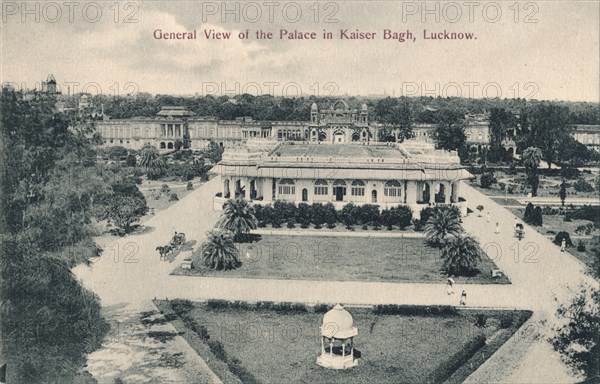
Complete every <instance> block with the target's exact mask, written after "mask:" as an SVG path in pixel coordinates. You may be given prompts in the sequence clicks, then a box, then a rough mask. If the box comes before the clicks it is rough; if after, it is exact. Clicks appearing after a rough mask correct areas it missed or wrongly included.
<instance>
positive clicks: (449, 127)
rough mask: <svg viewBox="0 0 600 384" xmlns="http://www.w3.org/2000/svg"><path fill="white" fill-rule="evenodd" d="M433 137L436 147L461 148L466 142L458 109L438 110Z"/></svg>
mask: <svg viewBox="0 0 600 384" xmlns="http://www.w3.org/2000/svg"><path fill="white" fill-rule="evenodd" d="M434 139H435V143H436V147H437V148H438V149H445V150H448V151H461V150H463V149H464V148H465V147H466V142H467V134H466V133H465V123H464V119H463V115H462V114H461V113H460V112H459V111H456V110H450V109H442V110H440V111H438V118H437V125H436V127H435V131H434Z"/></svg>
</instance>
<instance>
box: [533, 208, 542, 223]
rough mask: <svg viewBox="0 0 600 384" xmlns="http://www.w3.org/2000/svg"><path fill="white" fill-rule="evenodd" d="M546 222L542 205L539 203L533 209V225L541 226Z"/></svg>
mask: <svg viewBox="0 0 600 384" xmlns="http://www.w3.org/2000/svg"><path fill="white" fill-rule="evenodd" d="M543 223H544V215H543V214H542V207H540V206H539V205H538V206H536V207H535V208H534V209H533V225H535V226H536V227H541V226H542V225H543Z"/></svg>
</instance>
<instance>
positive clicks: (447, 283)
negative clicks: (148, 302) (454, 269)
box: [446, 277, 454, 295]
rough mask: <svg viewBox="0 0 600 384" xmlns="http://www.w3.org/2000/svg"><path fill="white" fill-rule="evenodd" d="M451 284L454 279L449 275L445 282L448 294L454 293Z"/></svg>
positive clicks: (452, 284)
mask: <svg viewBox="0 0 600 384" xmlns="http://www.w3.org/2000/svg"><path fill="white" fill-rule="evenodd" d="M453 286H454V279H453V278H451V277H449V278H448V281H447V282H446V293H448V295H452V294H454V289H453V288H452V287H453Z"/></svg>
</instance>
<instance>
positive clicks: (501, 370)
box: [74, 178, 595, 383]
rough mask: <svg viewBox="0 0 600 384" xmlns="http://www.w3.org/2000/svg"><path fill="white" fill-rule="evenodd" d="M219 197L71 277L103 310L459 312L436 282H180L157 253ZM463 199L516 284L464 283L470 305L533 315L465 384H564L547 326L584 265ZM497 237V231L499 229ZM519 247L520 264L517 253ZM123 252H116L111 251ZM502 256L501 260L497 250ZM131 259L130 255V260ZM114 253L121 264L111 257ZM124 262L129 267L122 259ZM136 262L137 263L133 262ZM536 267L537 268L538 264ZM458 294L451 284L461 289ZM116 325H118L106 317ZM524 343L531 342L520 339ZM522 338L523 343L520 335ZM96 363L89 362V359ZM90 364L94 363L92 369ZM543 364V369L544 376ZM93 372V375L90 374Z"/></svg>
mask: <svg viewBox="0 0 600 384" xmlns="http://www.w3.org/2000/svg"><path fill="white" fill-rule="evenodd" d="M218 190H220V183H219V181H218V178H216V179H213V180H211V181H209V182H208V183H206V184H204V185H202V186H201V187H199V188H198V189H197V190H195V191H193V192H192V193H190V195H188V196H186V197H185V198H183V199H182V200H181V201H179V202H177V203H176V204H174V205H173V206H172V207H170V208H169V209H167V210H165V211H161V212H159V213H157V214H156V216H155V217H153V218H152V219H150V220H148V221H147V222H146V223H145V225H146V226H147V227H148V229H147V230H146V231H142V232H141V233H139V234H135V235H130V236H127V237H125V238H115V237H102V238H99V239H98V243H99V244H100V245H101V246H102V247H103V248H104V254H103V256H102V257H100V258H99V259H98V260H97V261H96V262H95V263H94V264H93V265H91V266H90V267H85V266H79V267H77V268H76V269H75V270H74V272H75V273H76V275H77V276H78V277H79V278H80V279H81V280H82V282H83V283H84V285H85V286H86V287H88V288H90V289H91V290H93V291H94V292H96V293H97V294H98V295H99V296H100V298H101V301H102V305H103V306H104V307H110V306H114V305H125V306H131V307H132V308H135V307H136V306H139V305H142V304H143V303H148V302H149V301H150V300H152V299H154V298H187V299H190V300H203V299H209V298H219V299H229V300H247V301H260V300H268V301H290V302H309V303H315V302H320V303H335V302H341V303H344V304H385V303H390V304H422V305H427V304H429V305H433V304H440V305H458V302H459V297H458V296H460V295H450V296H449V295H447V294H446V293H445V289H444V286H443V285H439V284H397V283H370V282H352V281H348V282H327V281H299V280H265V279H260V280H256V279H241V278H213V277H185V276H172V275H169V273H170V272H171V271H172V270H173V269H174V268H175V267H176V266H177V265H179V263H181V261H182V259H183V257H185V255H184V254H180V255H179V256H178V257H177V258H176V259H175V260H174V261H172V262H161V261H159V258H158V254H157V252H156V251H155V248H156V246H158V245H164V244H167V243H168V242H169V240H170V238H171V236H172V235H173V232H174V231H178V232H184V233H186V235H187V239H188V241H190V240H195V241H196V244H197V246H198V245H199V244H200V243H201V240H202V238H203V237H204V234H205V232H206V231H207V230H210V229H211V228H212V227H213V226H214V223H215V222H216V220H217V218H218V215H219V212H215V211H213V209H212V204H213V202H212V200H213V196H214V195H215V193H216V192H217V191H218ZM462 191H463V196H464V197H465V198H466V199H467V201H468V202H469V206H470V207H472V208H473V207H475V206H477V205H479V204H482V205H484V207H486V211H488V210H489V211H490V213H491V217H492V220H490V222H489V223H487V222H486V219H485V215H484V217H481V218H480V217H477V216H476V215H471V216H469V217H466V218H464V224H463V225H464V227H465V229H466V230H467V232H469V233H471V234H473V235H474V236H475V237H477V238H478V239H479V240H480V242H481V244H482V246H483V247H484V248H485V249H486V251H487V252H488V254H489V255H490V257H492V258H494V260H495V262H496V264H497V265H498V266H499V267H500V269H502V270H503V271H504V272H505V273H506V274H507V275H508V276H509V278H510V279H511V281H512V283H513V284H512V285H502V286H496V285H477V284H469V285H468V286H465V287H464V289H466V290H467V293H468V300H467V304H468V306H469V307H482V308H483V307H485V308H520V309H532V310H534V311H535V315H534V318H533V323H532V324H533V326H534V327H535V331H536V332H530V333H531V336H532V337H533V338H531V337H530V338H529V340H530V342H528V343H513V344H511V343H507V344H505V345H504V346H503V347H502V348H501V349H500V350H499V351H498V353H496V354H494V355H493V356H492V358H491V359H489V360H488V361H487V362H486V363H485V364H484V365H482V366H481V367H480V368H479V369H478V370H477V371H476V372H475V373H474V374H473V375H472V376H471V378H472V379H471V382H491V381H493V382H511V383H515V382H520V383H523V382H538V383H539V382H544V383H566V382H573V381H575V379H574V378H573V377H572V375H571V374H570V373H569V372H568V370H567V368H566V366H565V365H564V364H562V363H561V362H560V359H559V357H558V355H557V354H556V353H554V352H553V351H552V349H551V347H550V346H549V344H548V343H547V342H546V341H544V340H545V338H546V336H547V334H546V332H547V326H546V327H542V326H541V325H540V324H541V323H544V322H545V323H546V325H548V324H551V323H552V319H553V317H554V312H555V309H556V304H555V302H554V297H555V296H556V297H558V298H559V299H560V301H561V302H566V301H565V300H568V298H570V297H572V296H573V292H572V291H569V290H568V289H567V288H565V286H566V285H569V286H571V287H577V286H578V284H579V283H580V282H582V281H584V280H586V281H588V282H591V283H592V284H593V283H594V282H595V281H594V280H593V279H590V278H588V277H586V276H585V274H584V266H583V264H582V263H580V262H579V261H578V260H577V259H576V258H574V257H573V256H571V255H570V254H568V253H561V252H560V250H559V248H558V247H557V246H555V245H554V244H552V242H551V241H550V240H548V239H547V238H545V237H544V236H543V235H540V234H538V233H537V232H536V231H535V230H534V229H532V228H530V227H528V226H526V228H525V230H526V236H525V239H524V240H523V241H521V242H518V241H516V239H514V237H513V236H512V231H513V228H512V227H513V222H514V216H513V215H512V214H511V213H510V212H509V211H508V210H506V209H504V208H502V207H501V206H500V205H498V204H497V203H495V202H494V201H493V200H491V199H490V198H489V197H486V196H485V195H483V194H482V193H480V192H478V191H476V190H475V189H473V188H471V187H469V186H466V185H464V186H463V189H462ZM496 221H498V222H499V223H500V234H499V235H496V234H495V233H494V228H495V222H496ZM517 249H518V250H519V253H518V255H519V256H518V258H517V257H516V256H515V255H516V253H515V252H516V251H517ZM116 250H119V253H118V254H117V253H116ZM497 250H499V251H500V252H501V254H500V256H497V255H498V254H496V253H494V252H495V251H497ZM130 253H132V254H130ZM117 256H118V257H117ZM127 261H129V262H127ZM131 261H136V262H131ZM534 261H535V262H534ZM461 289H463V287H460V286H457V287H456V291H457V292H460V290H461ZM109 320H118V319H109ZM525 336H527V335H525ZM519 339H524V338H519ZM90 359H93V355H91V356H90ZM91 363H93V361H92V362H91ZM540 364H543V366H544V367H543V369H540V368H541V366H540ZM92 373H93V372H92Z"/></svg>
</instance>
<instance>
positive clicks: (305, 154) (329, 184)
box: [215, 140, 471, 216]
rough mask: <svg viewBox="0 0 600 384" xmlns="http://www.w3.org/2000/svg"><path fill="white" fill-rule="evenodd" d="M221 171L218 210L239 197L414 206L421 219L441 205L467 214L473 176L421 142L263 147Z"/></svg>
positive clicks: (246, 151) (228, 158)
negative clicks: (464, 194)
mask: <svg viewBox="0 0 600 384" xmlns="http://www.w3.org/2000/svg"><path fill="white" fill-rule="evenodd" d="M216 170H217V172H218V173H219V174H220V175H221V179H222V182H223V187H222V191H221V192H220V193H219V194H218V195H217V196H216V197H215V209H220V208H221V207H222V204H223V203H224V202H225V201H226V200H227V199H228V198H233V197H236V196H237V197H238V198H244V199H247V200H249V201H252V202H253V203H255V204H271V203H272V202H273V201H276V200H281V201H288V202H293V203H300V202H306V203H309V204H310V203H315V202H320V203H329V202H331V203H333V204H334V205H335V206H336V207H337V208H341V207H342V206H343V205H345V204H347V203H354V204H356V205H363V204H376V205H379V206H380V207H381V208H388V207H394V206H398V205H407V206H409V207H411V208H412V211H413V213H414V214H415V216H417V215H418V214H419V212H420V211H421V210H422V209H423V208H424V207H427V206H429V205H431V204H434V203H436V204H452V205H457V206H459V207H461V209H464V210H466V205H464V204H462V202H461V199H460V196H459V193H460V184H461V180H465V179H468V178H470V177H471V174H470V173H469V172H467V171H466V170H465V169H464V168H463V167H462V166H461V165H460V160H459V158H458V156H457V154H456V153H454V152H447V151H438V150H434V149H433V146H431V145H430V144H428V143H423V142H418V141H414V140H409V141H406V142H405V143H403V144H396V143H393V144H392V143H388V144H387V145H384V144H375V143H366V142H365V143H348V144H332V143H327V144H320V143H319V142H317V143H296V142H284V143H279V142H277V141H271V142H267V141H264V140H261V141H259V140H256V141H251V142H249V143H248V145H247V147H246V148H240V149H236V150H226V151H225V153H224V154H223V159H222V160H221V162H219V164H218V165H217V168H216ZM463 213H464V214H466V211H465V212H463Z"/></svg>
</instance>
